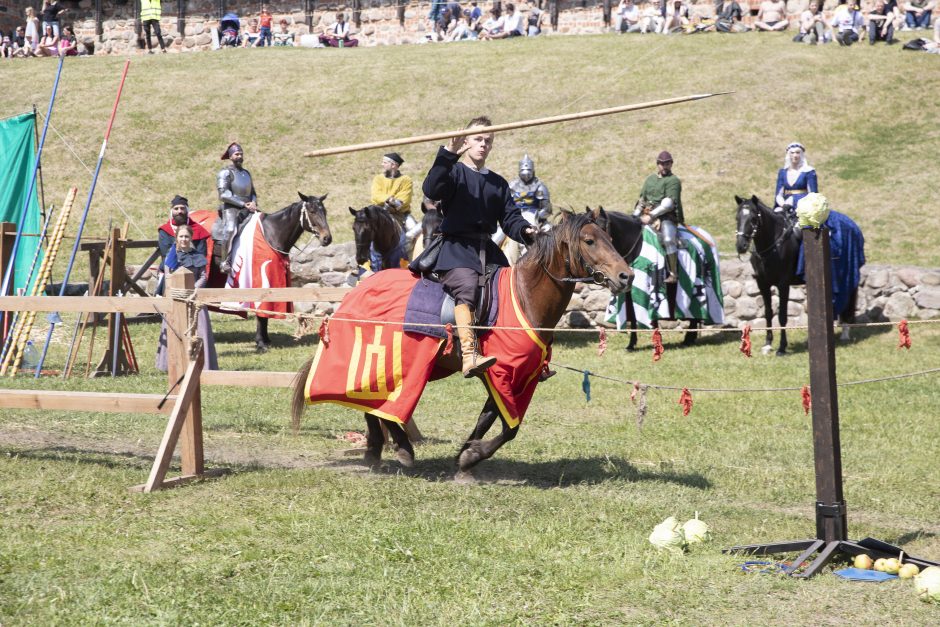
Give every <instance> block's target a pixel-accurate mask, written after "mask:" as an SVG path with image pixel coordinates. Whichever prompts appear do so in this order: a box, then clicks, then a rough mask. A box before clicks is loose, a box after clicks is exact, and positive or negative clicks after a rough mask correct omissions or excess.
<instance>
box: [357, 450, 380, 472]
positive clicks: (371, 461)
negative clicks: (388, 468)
mask: <svg viewBox="0 0 940 627" xmlns="http://www.w3.org/2000/svg"><path fill="white" fill-rule="evenodd" d="M362 463H363V464H365V465H366V466H368V467H369V470H378V469H379V467H380V466H381V465H382V453H381V452H377V453H376V452H373V451H366V452H365V455H363V456H362Z"/></svg>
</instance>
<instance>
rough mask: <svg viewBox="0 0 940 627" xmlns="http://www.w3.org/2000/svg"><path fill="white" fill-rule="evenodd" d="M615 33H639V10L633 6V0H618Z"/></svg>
mask: <svg viewBox="0 0 940 627" xmlns="http://www.w3.org/2000/svg"><path fill="white" fill-rule="evenodd" d="M617 32H618V33H638V32H640V9H639V8H637V6H636V5H635V4H633V0H620V4H619V5H617Z"/></svg>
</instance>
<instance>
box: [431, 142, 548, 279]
mask: <svg viewBox="0 0 940 627" xmlns="http://www.w3.org/2000/svg"><path fill="white" fill-rule="evenodd" d="M458 159H459V157H458V156H457V155H456V154H454V153H452V152H450V151H448V150H446V149H445V148H443V147H441V148H440V149H439V150H438V151H437V157H436V158H435V159H434V165H432V166H431V170H430V171H429V172H428V176H427V178H426V179H424V185H423V186H422V189H423V191H424V195H425V196H427V197H428V198H433V199H434V200H440V201H441V213H443V214H444V221H443V222H442V223H441V233H443V235H444V244H443V246H442V247H441V252H440V255H439V256H438V258H437V265H436V266H435V267H434V270H435V271H437V272H444V271H447V270H453V269H454V268H472V269H474V270H476V271H477V272H481V273H482V271H483V269H482V268H481V267H480V243H481V242H486V262H487V263H495V264H499V265H503V266H508V265H509V261H508V260H507V259H506V255H504V254H503V252H502V251H501V250H500V249H499V247H498V246H496V244H495V243H493V241H492V240H491V239H490V236H491V235H492V234H493V233H495V232H496V227H497V225H499V226H501V227H502V229H503V231H504V232H505V233H506V235H507V236H509V237H510V238H512V239H514V240H516V241H517V242H519V243H523V244H524V243H525V242H524V241H523V239H522V232H523V229H525V228H527V227H529V226H531V225H530V224H529V223H528V221H527V220H526V219H525V218H523V217H522V214H521V213H520V212H519V209H517V208H516V206H515V203H513V200H512V194H511V193H510V191H509V183H507V182H506V179H504V178H503V177H501V176H500V175H499V174H496V173H495V172H491V171H489V170H486V169H484V170H483V172H477V171H476V170H474V169H472V168H469V167H467V166H466V165H464V164H462V163H458Z"/></svg>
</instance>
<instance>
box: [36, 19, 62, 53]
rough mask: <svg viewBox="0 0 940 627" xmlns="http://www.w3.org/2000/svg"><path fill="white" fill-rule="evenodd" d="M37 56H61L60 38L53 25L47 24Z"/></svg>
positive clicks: (37, 49)
mask: <svg viewBox="0 0 940 627" xmlns="http://www.w3.org/2000/svg"><path fill="white" fill-rule="evenodd" d="M36 56H39V57H57V56H59V38H58V37H56V35H55V31H54V30H52V25H51V24H49V25H47V26H46V31H45V34H44V35H43V36H42V39H40V40H39V46H37V48H36Z"/></svg>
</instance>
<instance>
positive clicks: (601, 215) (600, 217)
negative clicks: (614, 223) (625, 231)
mask: <svg viewBox="0 0 940 627" xmlns="http://www.w3.org/2000/svg"><path fill="white" fill-rule="evenodd" d="M584 211H585V213H590V214H592V215H593V216H594V221H595V222H597V226H599V227H601V230H602V231H604V232H605V233H607V234H608V235H610V234H611V233H610V218H608V217H607V212H606V211H604V207H602V206H601V205H598V206H597V209H591V208H590V207H585V208H584Z"/></svg>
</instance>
